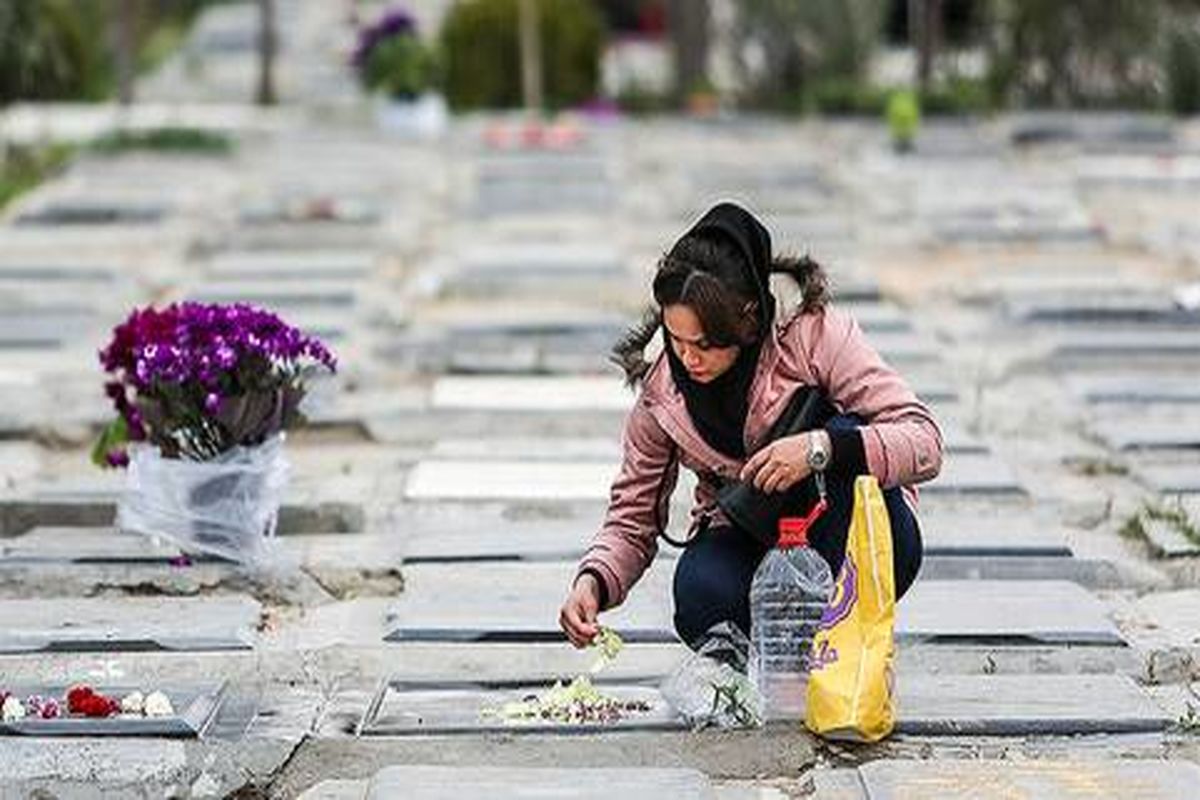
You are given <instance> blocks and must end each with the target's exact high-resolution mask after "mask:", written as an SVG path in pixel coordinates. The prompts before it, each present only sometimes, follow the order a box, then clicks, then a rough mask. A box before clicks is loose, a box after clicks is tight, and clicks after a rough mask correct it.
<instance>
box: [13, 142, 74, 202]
mask: <svg viewBox="0 0 1200 800" xmlns="http://www.w3.org/2000/svg"><path fill="white" fill-rule="evenodd" d="M71 153H72V148H71V147H70V146H68V145H50V146H46V147H17V146H9V147H8V148H6V149H5V151H4V159H3V161H0V208H3V207H4V206H6V205H8V204H9V203H10V202H12V201H13V200H14V199H15V198H16V197H18V196H19V195H21V194H22V193H24V192H27V191H29V190H30V189H32V188H33V187H35V186H37V185H38V184H39V183H41V182H42V181H44V180H45V179H46V178H47V177H48V176H50V175H51V174H53V173H55V172H57V171H58V170H59V169H60V168H61V167H62V166H63V165H64V164H65V163H66V162H67V160H68V159H69V158H70V157H71Z"/></svg>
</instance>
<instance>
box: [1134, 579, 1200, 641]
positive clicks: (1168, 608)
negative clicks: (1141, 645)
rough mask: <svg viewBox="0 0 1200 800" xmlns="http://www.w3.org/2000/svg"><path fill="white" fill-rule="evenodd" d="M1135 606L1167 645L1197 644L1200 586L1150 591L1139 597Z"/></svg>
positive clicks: (1199, 632)
mask: <svg viewBox="0 0 1200 800" xmlns="http://www.w3.org/2000/svg"><path fill="white" fill-rule="evenodd" d="M1136 608H1137V610H1138V612H1139V613H1141V614H1142V615H1144V616H1145V617H1146V619H1147V621H1148V622H1149V623H1150V624H1151V625H1152V626H1153V630H1154V632H1155V634H1156V635H1157V636H1159V637H1161V638H1162V639H1163V640H1164V642H1165V643H1166V644H1168V645H1170V646H1174V647H1185V648H1193V647H1195V646H1196V645H1198V644H1200V589H1178V590H1176V591H1172V592H1153V593H1151V594H1147V595H1144V596H1142V597H1139V598H1138V599H1137V601H1136Z"/></svg>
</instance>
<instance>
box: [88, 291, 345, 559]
mask: <svg viewBox="0 0 1200 800" xmlns="http://www.w3.org/2000/svg"><path fill="white" fill-rule="evenodd" d="M100 362H101V364H102V365H103V366H104V369H105V371H106V372H107V373H109V374H110V375H111V376H112V380H110V381H109V382H108V383H107V384H106V386H105V392H106V394H107V395H108V397H109V398H110V399H111V400H112V402H113V406H114V408H115V409H116V412H117V418H116V420H115V421H114V422H113V423H112V424H111V425H109V426H108V428H106V429H105V431H104V432H103V433H102V434H101V436H100V439H99V440H98V441H97V443H96V447H95V448H94V450H93V453H92V458H93V460H94V461H96V462H97V463H99V464H107V465H109V466H119V467H128V468H129V474H128V484H127V489H126V492H125V494H124V495H123V497H122V499H121V503H120V505H119V507H118V514H117V521H118V524H119V526H120V527H121V528H123V529H126V530H133V531H139V532H142V533H146V534H149V535H153V536H165V537H167V538H170V539H173V540H175V541H176V542H177V543H178V544H180V546H182V547H184V549H186V550H197V549H198V550H202V551H206V552H211V553H214V554H216V555H220V556H223V557H226V558H232V559H235V560H239V561H258V560H260V559H261V557H262V555H263V553H264V552H265V551H264V549H263V546H264V540H265V538H266V537H269V536H270V535H272V534H273V533H274V529H275V520H276V518H277V515H278V510H279V504H280V500H281V497H282V493H283V489H284V487H285V485H286V481H287V462H286V460H285V459H284V456H283V450H282V445H283V436H284V432H285V431H286V430H288V429H290V428H293V427H295V426H296V425H298V424H300V423H301V422H302V421H303V415H302V414H301V412H300V408H299V406H300V401H301V400H302V399H303V397H304V392H305V383H306V381H308V380H309V379H311V378H312V377H314V376H315V374H316V373H318V372H326V371H327V372H333V371H334V370H335V369H336V359H335V358H334V356H333V354H332V353H331V352H330V351H329V350H328V349H327V348H326V347H325V346H324V345H323V344H322V343H321V342H320V341H318V340H316V339H314V338H312V337H309V336H305V335H304V334H303V333H301V332H300V331H298V330H297V329H295V328H293V327H291V326H289V325H287V324H285V323H284V322H283V321H282V320H280V319H279V317H277V316H276V315H274V314H272V313H270V312H268V311H264V310H261V309H257V308H254V307H252V306H248V305H240V304H238V305H209V304H202V303H178V304H174V305H171V306H168V307H166V308H164V309H161V310H159V309H154V308H146V309H140V310H135V311H134V312H133V313H132V314H131V315H130V316H129V318H128V319H127V320H126V321H125V322H124V323H122V324H121V325H119V326H117V328H115V329H114V331H113V338H112V341H111V342H110V343H109V344H108V346H107V347H106V348H104V350H102V351H101V352H100Z"/></svg>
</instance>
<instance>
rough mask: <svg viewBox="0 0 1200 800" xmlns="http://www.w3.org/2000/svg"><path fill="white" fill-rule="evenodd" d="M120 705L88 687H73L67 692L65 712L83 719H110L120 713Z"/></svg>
mask: <svg viewBox="0 0 1200 800" xmlns="http://www.w3.org/2000/svg"><path fill="white" fill-rule="evenodd" d="M120 710H121V704H120V703H118V702H117V701H116V700H113V699H112V698H111V697H105V696H104V695H102V694H99V693H97V692H96V691H95V690H93V689H92V687H90V686H73V687H72V688H71V689H70V690H69V691H68V692H67V711H69V712H70V713H72V714H82V715H83V716H85V717H111V716H112V715H113V714H116V713H118V712H120Z"/></svg>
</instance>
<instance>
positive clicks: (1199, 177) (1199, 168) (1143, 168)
mask: <svg viewBox="0 0 1200 800" xmlns="http://www.w3.org/2000/svg"><path fill="white" fill-rule="evenodd" d="M1076 168H1077V170H1078V173H1079V177H1078V181H1079V185H1080V187H1081V188H1084V189H1093V188H1101V189H1105V188H1113V187H1122V188H1126V189H1133V190H1135V191H1155V192H1174V191H1186V190H1187V189H1189V188H1192V187H1195V186H1196V185H1197V184H1200V163H1198V162H1197V159H1195V158H1194V157H1192V158H1189V157H1186V156H1181V155H1176V154H1174V153H1170V154H1169V157H1167V158H1163V157H1162V156H1161V155H1158V154H1156V155H1149V156H1146V155H1130V154H1121V155H1111V154H1108V155H1098V156H1090V157H1084V158H1081V159H1079V161H1078V162H1077V167H1076Z"/></svg>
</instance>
